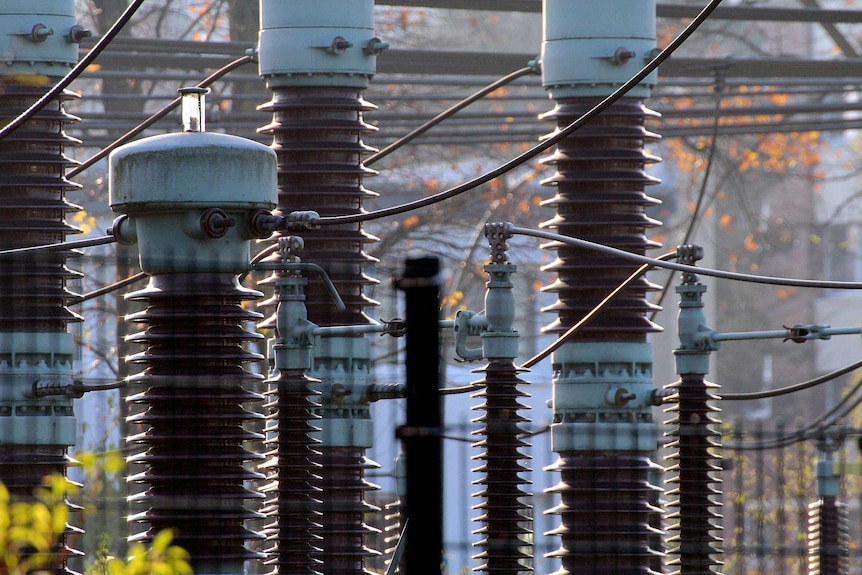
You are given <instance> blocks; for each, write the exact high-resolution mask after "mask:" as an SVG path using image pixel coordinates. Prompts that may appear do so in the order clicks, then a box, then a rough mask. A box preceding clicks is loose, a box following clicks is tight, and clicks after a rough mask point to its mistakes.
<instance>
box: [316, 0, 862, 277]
mask: <svg viewBox="0 0 862 575" xmlns="http://www.w3.org/2000/svg"><path fill="white" fill-rule="evenodd" d="M719 4H721V0H710V2H709V4H707V6H706V7H705V8H704V9H703V10H702V11H701V12H700V14H698V15H697V17H696V18H695V19H694V20H692V21H691V22H690V23H689V24H688V26H686V27H685V29H683V31H682V32H681V33H680V34H679V36H677V37H676V38H674V39H673V41H671V43H670V44H668V45H667V47H666V48H665V49H664V50H662V51H661V52H659V54H658V55H657V56H656V57H655V58H654V59H653V60H651V61H650V62H649V63H648V64H647V65H646V66H644V67H643V68H642V69H641V70H640V72H638V73H637V74H635V75H634V76H632V77H631V78H630V79H629V80H628V81H627V82H626V83H625V84H623V85H622V86H620V87H619V88H617V89H616V90H615V91H614V92H613V93H612V94H611V95H610V96H608V97H606V98H605V99H604V100H602V101H601V102H599V103H598V104H596V105H595V106H594V107H593V108H592V109H590V110H589V111H588V112H586V113H585V114H584V115H583V116H581V117H580V118H578V119H577V120H575V121H574V122H572V123H571V124H569V125H568V126H566V127H565V128H563V129H562V130H560V131H558V132H557V133H555V134H554V135H553V136H550V137H549V138H548V139H546V140H545V141H543V142H541V143H539V144H537V145H535V146H533V147H532V148H530V149H529V150H527V151H526V152H524V153H522V154H520V155H518V156H516V157H515V158H513V159H511V160H509V161H508V162H506V163H504V164H503V165H501V166H499V167H497V168H495V169H493V170H491V171H490V172H486V173H484V174H482V175H481V176H478V177H476V178H474V179H472V180H469V181H467V182H465V183H463V184H460V185H458V186H455V187H454V188H449V189H448V190H444V191H442V192H440V193H438V194H434V195H432V196H428V197H427V198H422V199H420V200H416V201H413V202H408V203H406V204H401V205H399V206H392V207H390V208H383V209H380V210H374V211H371V212H364V213H360V214H349V215H343V216H328V217H323V218H319V219H317V220H315V223H317V224H320V225H339V224H352V223H357V222H364V221H368V220H375V219H379V218H385V217H388V216H395V215H399V214H403V213H405V212H409V211H412V210H416V209H419V208H424V207H427V206H430V205H433V204H436V203H439V202H442V201H444V200H448V199H449V198H454V197H455V196H458V195H460V194H463V193H464V192H468V191H470V190H472V189H474V188H477V187H479V186H481V185H482V184H485V183H487V182H490V181H491V180H494V179H496V178H499V177H500V176H502V175H503V174H505V173H507V172H510V171H512V170H513V169H515V168H517V167H518V166H520V165H521V164H523V163H525V162H528V161H529V160H532V159H533V158H535V157H536V156H538V155H539V154H541V153H542V152H544V151H545V150H547V149H548V148H550V147H551V146H553V145H555V144H556V143H557V142H559V141H560V140H562V139H564V138H566V137H568V136H569V135H571V134H572V133H574V132H575V131H577V130H579V129H580V128H581V127H582V126H584V125H585V124H586V123H587V122H589V121H590V120H592V119H593V118H595V117H596V116H598V115H599V114H601V113H602V112H604V111H605V110H606V109H607V108H609V107H610V106H611V105H613V104H614V103H615V102H616V101H617V100H619V99H620V98H622V97H623V96H625V95H626V94H627V93H628V92H629V91H630V90H631V89H632V88H634V87H635V86H637V85H638V84H639V83H640V82H641V81H643V80H644V79H645V78H646V77H647V76H649V75H650V74H652V73H653V72H654V71H655V69H656V68H658V67H659V66H660V65H661V64H662V63H663V62H664V61H665V60H667V59H668V58H670V56H671V54H673V53H674V52H675V51H676V50H677V49H678V48H679V47H680V46H681V45H682V44H683V43H684V42H685V41H686V40H688V38H689V37H690V36H691V35H692V34H693V33H694V32H695V30H697V29H698V28H699V27H700V25H701V24H703V23H704V22H705V21H706V19H707V18H708V17H709V15H710V14H711V13H712V12H713V11H714V10H715V9H716V8H717V7H718V5H719ZM860 287H862V286H860Z"/></svg>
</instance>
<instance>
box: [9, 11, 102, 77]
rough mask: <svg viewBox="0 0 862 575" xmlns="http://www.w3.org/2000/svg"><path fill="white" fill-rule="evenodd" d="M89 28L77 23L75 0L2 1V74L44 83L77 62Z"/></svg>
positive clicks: (61, 73)
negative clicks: (86, 28)
mask: <svg viewBox="0 0 862 575" xmlns="http://www.w3.org/2000/svg"><path fill="white" fill-rule="evenodd" d="M88 35H89V32H87V31H85V30H83V29H82V28H81V27H80V26H77V25H76V24H75V0H43V1H40V2H33V1H32V0H3V2H0V76H3V77H9V76H13V77H15V78H16V80H17V81H20V82H32V83H38V84H41V83H45V84H47V83H48V81H47V77H50V76H53V77H58V76H64V75H65V74H66V72H68V71H69V69H70V68H72V66H74V65H75V64H76V63H77V62H78V42H80V41H81V38H83V37H85V36H88Z"/></svg>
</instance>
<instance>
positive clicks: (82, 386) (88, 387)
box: [69, 380, 129, 393]
mask: <svg viewBox="0 0 862 575" xmlns="http://www.w3.org/2000/svg"><path fill="white" fill-rule="evenodd" d="M128 385H129V382H128V381H126V380H122V381H114V382H111V383H73V384H72V385H70V386H69V391H71V392H74V393H87V392H90V391H109V390H111V389H121V388H123V387H127V386H128Z"/></svg>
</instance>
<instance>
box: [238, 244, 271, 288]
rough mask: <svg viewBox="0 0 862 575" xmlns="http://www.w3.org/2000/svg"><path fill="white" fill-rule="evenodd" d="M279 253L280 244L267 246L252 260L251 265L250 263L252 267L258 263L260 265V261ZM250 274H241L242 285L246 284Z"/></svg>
mask: <svg viewBox="0 0 862 575" xmlns="http://www.w3.org/2000/svg"><path fill="white" fill-rule="evenodd" d="M277 251H278V244H277V243H273V244H270V245H268V246H266V247H265V248H263V249H262V250H260V252H258V253H257V255H255V256H254V257H253V258H251V262H249V263H250V265H252V266H253V265H254V264H256V263H260V261H261V260H263V259H264V258H265V257H267V256H268V255H270V254H273V253H275V252H277ZM249 273H250V272H245V273H244V274H240V276H239V282H240V283H242V282H244V281H245V278H247V277H248V274H249Z"/></svg>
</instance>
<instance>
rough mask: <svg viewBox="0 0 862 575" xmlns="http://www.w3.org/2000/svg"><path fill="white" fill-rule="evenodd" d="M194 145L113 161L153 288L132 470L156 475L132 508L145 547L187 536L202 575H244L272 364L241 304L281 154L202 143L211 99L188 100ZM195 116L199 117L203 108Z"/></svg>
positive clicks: (140, 148) (168, 143)
mask: <svg viewBox="0 0 862 575" xmlns="http://www.w3.org/2000/svg"><path fill="white" fill-rule="evenodd" d="M183 92H185V95H184V98H185V101H184V103H183V104H184V105H183V110H184V117H183V123H184V126H185V129H186V130H187V131H186V132H185V133H181V134H166V135H163V136H156V137H153V138H145V139H143V140H140V141H138V142H135V143H132V144H128V145H126V146H123V147H121V148H118V149H117V150H115V151H114V152H113V153H112V154H111V156H110V185H111V187H110V201H111V208H112V209H113V210H114V211H116V212H118V213H120V214H122V215H121V216H120V219H119V220H118V222H117V223H116V224H115V226H114V229H115V234H116V236H117V238H118V240H119V241H121V242H137V244H138V248H139V252H140V263H141V269H143V271H144V272H146V273H147V274H148V275H149V276H150V282H149V285H148V286H147V287H146V288H144V289H142V290H139V291H137V292H134V293H132V294H130V295H129V296H127V297H129V298H131V299H134V300H137V301H143V302H146V303H147V304H148V307H147V309H146V310H144V311H143V312H140V313H138V314H133V315H132V316H130V317H129V318H128V319H129V321H132V322H136V323H141V324H144V326H145V330H144V331H142V332H140V333H137V334H133V335H131V336H129V340H130V341H132V342H134V343H139V344H143V345H144V346H146V349H145V350H144V351H143V352H141V353H139V354H136V355H133V356H131V357H130V358H129V359H128V361H131V362H133V363H138V364H141V365H143V366H145V368H146V369H145V370H144V371H143V372H142V373H140V374H137V375H133V376H131V377H130V378H129V385H130V386H131V388H132V389H133V390H136V391H137V392H136V393H134V394H132V395H130V396H129V398H128V401H129V402H130V403H132V404H136V405H138V406H140V408H141V409H140V410H139V413H137V414H134V415H132V416H130V418H129V421H130V423H131V424H132V425H137V426H140V428H141V429H142V432H141V433H138V434H135V435H133V436H132V437H129V438H127V441H128V443H130V444H131V445H132V446H134V447H137V448H139V449H140V451H138V452H137V453H135V454H133V455H131V456H130V457H129V459H128V461H129V463H130V464H137V465H143V466H144V467H145V470H144V471H143V472H141V473H139V474H137V475H134V476H132V477H129V481H130V482H132V483H138V484H141V485H142V486H143V487H144V490H143V491H142V492H141V493H139V494H138V495H134V496H132V497H131V498H130V505H131V508H132V512H131V514H130V517H129V521H131V522H135V523H143V524H144V525H145V526H146V527H147V529H146V530H145V531H143V532H142V533H140V534H138V535H136V536H134V538H133V539H135V540H150V539H152V538H153V537H154V536H155V534H156V533H157V532H158V531H160V530H162V529H173V530H175V536H176V542H177V543H178V544H179V545H181V546H182V547H184V548H185V549H186V550H187V551H188V552H189V554H190V556H191V562H192V567H193V569H194V571H195V573H198V574H207V573H219V574H221V573H226V574H240V573H245V572H246V567H245V561H246V560H248V559H259V558H261V557H262V555H261V554H259V553H256V552H253V551H251V550H249V549H248V548H247V547H246V543H247V542H248V541H250V540H258V539H262V538H263V535H261V534H259V533H255V532H252V531H251V530H249V529H248V527H247V526H246V522H247V521H248V520H249V519H252V518H258V517H261V515H260V514H259V513H257V512H256V511H254V510H253V506H254V505H255V504H256V503H257V502H258V501H259V500H261V499H262V498H263V496H262V495H261V494H260V493H259V492H257V491H255V490H254V489H252V488H251V487H249V486H250V485H251V484H252V483H253V482H254V481H256V480H259V479H261V478H262V476H261V475H260V474H259V473H255V472H251V471H248V469H247V467H248V464H249V463H250V462H254V461H258V460H260V459H262V456H258V455H256V454H253V453H251V452H249V451H248V450H247V449H246V448H245V447H244V444H245V443H246V442H248V441H251V440H256V439H260V436H259V434H255V433H251V432H249V431H248V430H247V429H246V424H247V423H250V422H251V421H252V420H255V419H260V418H262V417H263V416H261V415H258V414H256V413H254V412H252V411H249V410H247V409H246V408H245V407H244V406H245V405H246V404H248V403H251V402H258V401H261V400H262V399H263V398H262V396H261V395H260V394H257V393H253V392H251V391H250V390H249V387H250V386H251V385H252V384H255V383H257V382H259V381H260V380H262V379H263V376H262V375H260V374H258V373H253V372H252V371H250V370H249V369H246V367H245V366H246V364H248V363H251V362H256V361H259V360H260V359H262V356H261V355H260V354H257V353H252V352H250V351H248V350H246V349H245V348H244V347H243V344H244V343H245V342H249V341H254V340H259V339H262V337H263V336H261V335H259V334H257V333H255V332H253V331H250V329H248V326H249V325H250V324H251V322H254V321H256V320H257V319H259V318H260V317H262V316H261V315H260V314H258V313H255V312H251V311H248V310H246V309H244V307H243V302H245V301H248V300H252V299H257V298H259V297H261V295H262V294H261V293H260V292H258V291H255V290H250V289H246V288H244V287H242V286H241V285H240V284H239V281H238V279H237V275H238V274H239V273H242V272H245V271H247V270H248V267H249V260H250V255H249V252H250V246H251V240H252V239H254V236H255V232H254V230H253V229H251V226H250V222H251V221H252V219H253V218H252V216H253V215H254V214H255V213H257V212H259V211H260V210H265V209H271V208H273V207H274V206H275V199H276V195H275V194H276V192H275V187H276V183H275V154H273V152H272V151H271V150H270V149H268V148H267V147H265V146H262V145H260V144H256V143H254V142H251V141H249V140H245V139H243V138H237V137H234V136H227V135H224V134H212V133H204V132H201V131H198V130H202V129H203V126H204V117H203V110H204V109H205V107H204V105H203V102H202V100H203V98H202V96H203V95H202V93H201V91H200V90H197V89H189V90H184V91H183ZM195 104H196V105H195Z"/></svg>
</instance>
